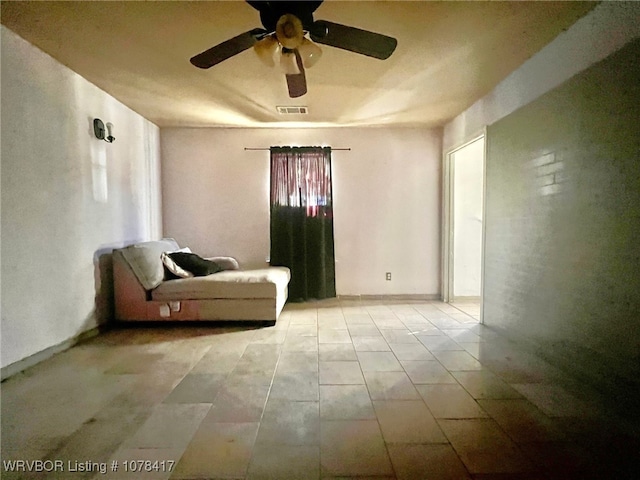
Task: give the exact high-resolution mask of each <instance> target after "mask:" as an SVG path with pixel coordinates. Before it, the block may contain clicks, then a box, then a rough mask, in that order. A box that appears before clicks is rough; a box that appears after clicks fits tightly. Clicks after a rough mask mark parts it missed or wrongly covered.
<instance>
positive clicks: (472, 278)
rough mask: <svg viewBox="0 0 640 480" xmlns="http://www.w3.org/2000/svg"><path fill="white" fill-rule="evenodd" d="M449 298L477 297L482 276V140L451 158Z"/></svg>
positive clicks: (457, 152) (462, 149)
mask: <svg viewBox="0 0 640 480" xmlns="http://www.w3.org/2000/svg"><path fill="white" fill-rule="evenodd" d="M451 161H452V163H453V297H479V296H480V290H481V282H480V277H481V274H482V203H483V177H484V137H483V138H481V139H479V140H476V141H475V142H473V143H471V144H469V145H467V146H465V147H463V148H461V149H459V150H457V151H456V152H455V153H454V154H453V155H451Z"/></svg>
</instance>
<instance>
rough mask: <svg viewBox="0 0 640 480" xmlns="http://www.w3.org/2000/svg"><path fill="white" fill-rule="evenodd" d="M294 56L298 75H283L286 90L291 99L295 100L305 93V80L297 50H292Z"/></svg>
mask: <svg viewBox="0 0 640 480" xmlns="http://www.w3.org/2000/svg"><path fill="white" fill-rule="evenodd" d="M294 54H295V56H296V63H297V65H298V69H299V70H300V73H297V74H295V75H285V77H287V88H288V89H289V96H290V97H291V98H297V97H301V96H303V95H304V94H305V93H307V78H306V76H305V74H304V65H302V57H300V54H299V53H298V49H295V50H294Z"/></svg>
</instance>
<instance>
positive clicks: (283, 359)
mask: <svg viewBox="0 0 640 480" xmlns="http://www.w3.org/2000/svg"><path fill="white" fill-rule="evenodd" d="M295 372H316V373H317V372H318V354H317V353H316V352H282V355H280V361H279V362H278V368H277V370H276V374H278V373H295Z"/></svg>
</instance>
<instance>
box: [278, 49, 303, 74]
mask: <svg viewBox="0 0 640 480" xmlns="http://www.w3.org/2000/svg"><path fill="white" fill-rule="evenodd" d="M280 70H282V73H284V74H285V75H297V74H299V73H300V69H299V68H298V61H297V60H296V55H295V53H293V52H282V55H280Z"/></svg>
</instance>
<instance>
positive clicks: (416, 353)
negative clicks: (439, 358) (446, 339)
mask: <svg viewBox="0 0 640 480" xmlns="http://www.w3.org/2000/svg"><path fill="white" fill-rule="evenodd" d="M389 347H391V350H392V351H393V353H394V355H395V356H396V358H397V359H398V360H435V359H436V357H434V356H433V354H432V353H431V352H429V350H427V349H426V347H425V346H424V345H422V344H421V343H390V344H389Z"/></svg>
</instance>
